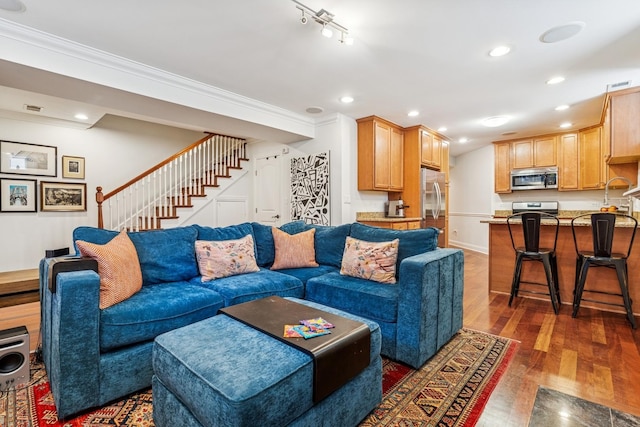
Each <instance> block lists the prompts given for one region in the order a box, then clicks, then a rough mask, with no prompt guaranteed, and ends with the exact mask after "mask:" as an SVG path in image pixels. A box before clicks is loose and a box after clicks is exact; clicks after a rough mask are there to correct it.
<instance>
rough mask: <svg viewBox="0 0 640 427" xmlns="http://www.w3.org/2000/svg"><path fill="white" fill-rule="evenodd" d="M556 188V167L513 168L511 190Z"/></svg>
mask: <svg viewBox="0 0 640 427" xmlns="http://www.w3.org/2000/svg"><path fill="white" fill-rule="evenodd" d="M549 188H558V168H555V167H554V168H534V169H514V170H512V171H511V190H546V189H549Z"/></svg>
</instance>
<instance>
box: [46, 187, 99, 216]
mask: <svg viewBox="0 0 640 427" xmlns="http://www.w3.org/2000/svg"><path fill="white" fill-rule="evenodd" d="M86 210H87V184H84V183H82V184H74V183H68V182H47V181H40V211H41V212H74V211H86Z"/></svg>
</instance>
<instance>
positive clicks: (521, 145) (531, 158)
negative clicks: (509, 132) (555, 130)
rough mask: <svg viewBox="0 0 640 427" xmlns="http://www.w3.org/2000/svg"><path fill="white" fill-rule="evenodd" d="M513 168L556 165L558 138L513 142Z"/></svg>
mask: <svg viewBox="0 0 640 427" xmlns="http://www.w3.org/2000/svg"><path fill="white" fill-rule="evenodd" d="M511 146H512V150H513V168H514V169H524V168H533V167H548V166H556V165H557V160H556V138H555V137H554V136H550V137H543V138H537V139H528V140H524V141H514V142H512V143H511Z"/></svg>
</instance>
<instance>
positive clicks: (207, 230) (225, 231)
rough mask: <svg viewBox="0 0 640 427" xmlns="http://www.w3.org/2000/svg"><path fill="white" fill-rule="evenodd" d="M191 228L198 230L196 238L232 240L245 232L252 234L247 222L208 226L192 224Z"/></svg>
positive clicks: (242, 235) (245, 233)
mask: <svg viewBox="0 0 640 427" xmlns="http://www.w3.org/2000/svg"><path fill="white" fill-rule="evenodd" d="M193 228H195V229H196V231H197V232H198V236H197V240H234V239H240V238H242V237H244V236H246V235H247V234H251V235H253V228H252V227H251V224H250V223H248V222H243V223H242V224H238V225H229V226H227V227H208V226H203V225H198V224H194V225H193Z"/></svg>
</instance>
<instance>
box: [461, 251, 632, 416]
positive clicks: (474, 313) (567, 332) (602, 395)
mask: <svg viewBox="0 0 640 427" xmlns="http://www.w3.org/2000/svg"><path fill="white" fill-rule="evenodd" d="M464 278H465V295H464V327H465V328H469V329H475V330H479V331H484V332H488V333H491V334H495V335H500V336H503V337H509V338H512V339H515V340H517V341H519V342H520V345H519V348H518V351H517V353H516V356H515V358H514V360H513V361H512V363H511V365H510V367H509V369H508V370H507V372H506V374H505V375H504V376H503V377H502V380H501V381H500V383H499V384H498V386H497V387H496V389H495V391H494V392H493V394H492V395H491V398H490V399H489V402H488V403H487V406H486V407H485V410H484V412H483V414H482V417H481V418H480V421H479V422H478V424H477V425H478V426H479V427H480V426H481V427H488V426H497V425H499V426H500V427H508V426H527V425H528V423H529V415H530V413H531V409H532V408H533V403H534V400H535V396H536V392H537V389H538V386H545V387H547V388H551V389H554V390H557V391H560V392H563V393H566V394H569V395H572V396H576V397H579V398H582V399H586V400H589V401H592V402H596V403H599V404H602V405H605V406H609V407H612V408H615V409H619V410H621V411H623V412H628V413H630V414H633V415H640V335H638V334H639V333H640V332H638V331H634V330H632V329H631V326H630V324H629V322H628V320H627V319H626V316H625V315H624V314H621V313H611V312H604V311H597V310H593V309H587V308H581V309H580V312H579V314H578V317H577V318H575V319H574V318H572V317H571V306H570V305H566V304H565V305H563V306H562V307H561V309H560V313H559V314H558V315H557V316H556V315H554V314H553V309H552V308H551V302H550V301H549V300H548V299H547V300H538V299H532V298H522V297H519V298H516V299H515V300H514V302H513V304H512V306H511V307H509V306H508V300H509V296H508V295H503V294H497V293H489V292H488V283H487V280H488V260H487V256H486V255H484V254H481V253H478V252H473V251H466V250H465V275H464ZM633 285H634V284H632V286H633ZM637 286H640V283H638V284H637ZM566 302H567V301H565V303H566ZM638 303H640V301H639V302H638Z"/></svg>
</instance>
